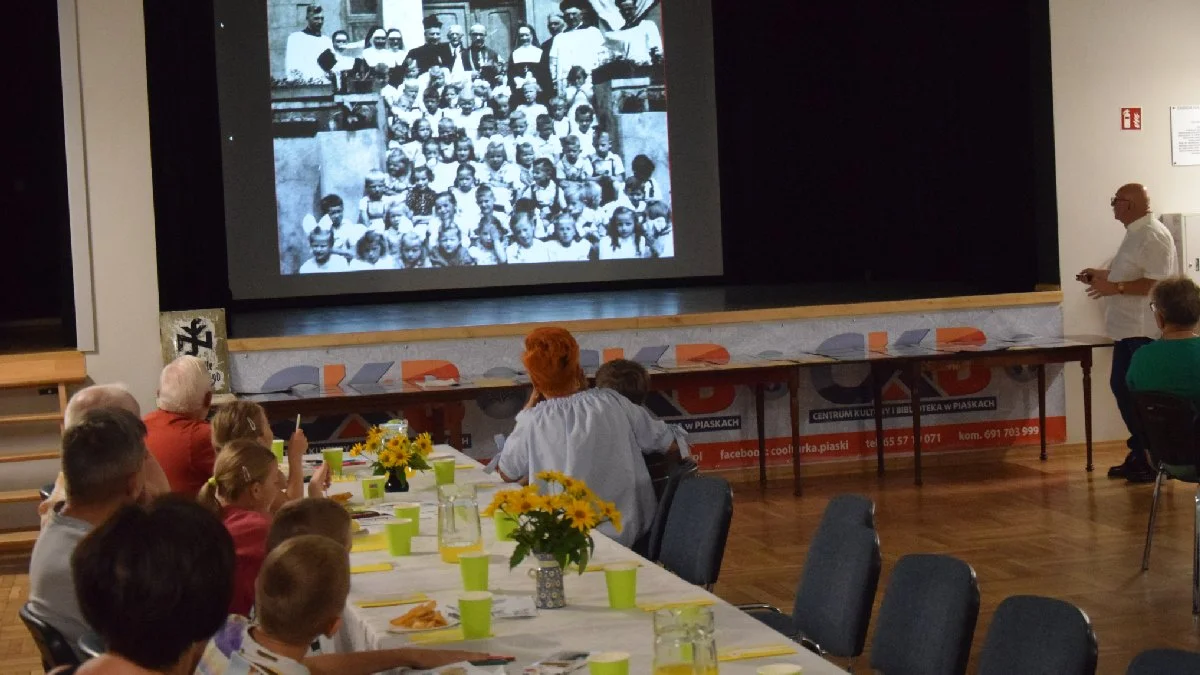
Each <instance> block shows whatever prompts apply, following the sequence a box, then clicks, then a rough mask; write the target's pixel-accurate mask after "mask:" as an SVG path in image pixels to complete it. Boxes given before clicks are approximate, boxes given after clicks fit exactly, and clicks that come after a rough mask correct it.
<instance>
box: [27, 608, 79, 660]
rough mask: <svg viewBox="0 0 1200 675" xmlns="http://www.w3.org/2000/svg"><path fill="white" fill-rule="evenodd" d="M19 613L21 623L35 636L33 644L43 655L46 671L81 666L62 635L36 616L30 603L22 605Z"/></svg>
mask: <svg viewBox="0 0 1200 675" xmlns="http://www.w3.org/2000/svg"><path fill="white" fill-rule="evenodd" d="M17 613H18V614H19V615H20V617H21V622H22V623H24V624H25V627H26V628H28V629H29V634H30V635H32V636H33V643H34V644H35V645H37V648H38V652H39V653H41V655H42V666H43V667H44V668H45V669H46V670H50V669H52V668H57V667H59V666H76V665H79V659H78V657H76V656H75V652H74V650H72V649H71V645H70V643H69V642H67V640H66V638H64V637H63V635H62V633H60V632H58V629H57V628H55V627H54V626H51V625H50V624H48V623H46V622H45V620H43V619H42V618H41V617H39V616H38V615H37V614H35V613H34V611H33V608H31V607H30V606H29V603H28V602H27V603H25V604H24V605H22V606H21V609H20V610H19V611H18V612H17Z"/></svg>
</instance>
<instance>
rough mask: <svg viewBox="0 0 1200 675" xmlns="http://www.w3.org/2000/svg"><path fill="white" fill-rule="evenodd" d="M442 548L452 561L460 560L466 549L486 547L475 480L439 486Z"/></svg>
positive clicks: (472, 550) (448, 559)
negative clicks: (473, 481) (480, 524)
mask: <svg viewBox="0 0 1200 675" xmlns="http://www.w3.org/2000/svg"><path fill="white" fill-rule="evenodd" d="M438 551H439V552H440V553H441V554H442V560H443V561H444V562H448V563H457V562H458V556H460V555H462V554H463V553H476V552H480V551H483V536H482V535H481V534H480V529H479V500H478V499H477V498H476V496H475V484H474V483H452V484H449V485H440V486H438Z"/></svg>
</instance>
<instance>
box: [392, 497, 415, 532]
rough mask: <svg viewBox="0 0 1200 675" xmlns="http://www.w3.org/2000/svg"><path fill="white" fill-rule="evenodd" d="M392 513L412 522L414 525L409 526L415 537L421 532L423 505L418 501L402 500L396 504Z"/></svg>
mask: <svg viewBox="0 0 1200 675" xmlns="http://www.w3.org/2000/svg"><path fill="white" fill-rule="evenodd" d="M392 515H394V516H396V517H397V518H399V519H401V520H408V521H410V522H411V523H412V525H410V526H409V529H410V530H411V532H412V536H414V537H415V536H417V535H419V534H421V505H420V504H418V503H417V502H402V503H400V504H396V508H395V510H393V511H392Z"/></svg>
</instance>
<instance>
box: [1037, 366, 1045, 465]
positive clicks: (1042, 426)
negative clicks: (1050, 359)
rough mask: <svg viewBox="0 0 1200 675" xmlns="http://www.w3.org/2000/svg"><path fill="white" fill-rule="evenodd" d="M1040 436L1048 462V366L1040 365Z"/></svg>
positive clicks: (1043, 455)
mask: <svg viewBox="0 0 1200 675" xmlns="http://www.w3.org/2000/svg"><path fill="white" fill-rule="evenodd" d="M1037 384H1038V436H1039V437H1040V438H1041V440H1042V454H1041V459H1042V461H1043V462H1044V461H1046V365H1045V364H1038V367H1037Z"/></svg>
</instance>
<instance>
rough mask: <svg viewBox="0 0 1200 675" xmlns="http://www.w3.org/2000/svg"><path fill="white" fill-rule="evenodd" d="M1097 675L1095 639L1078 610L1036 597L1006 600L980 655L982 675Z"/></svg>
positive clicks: (1090, 625) (1087, 622)
mask: <svg viewBox="0 0 1200 675" xmlns="http://www.w3.org/2000/svg"><path fill="white" fill-rule="evenodd" d="M1011 673H1023V674H1024V675H1095V673H1096V633H1095V632H1094V631H1092V622H1091V620H1090V619H1088V616H1087V614H1084V613H1083V610H1081V609H1079V608H1078V607H1076V606H1075V605H1072V604H1071V603H1069V602H1063V601H1062V600H1055V599H1054V598H1043V597H1039V596H1036V595H1014V596H1011V597H1008V598H1005V599H1004V602H1001V603H1000V606H999V607H997V608H996V613H995V614H994V615H993V616H992V625H991V627H990V628H988V633H987V637H986V638H985V639H984V643H983V651H982V652H980V655H979V670H978V675H1011Z"/></svg>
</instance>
